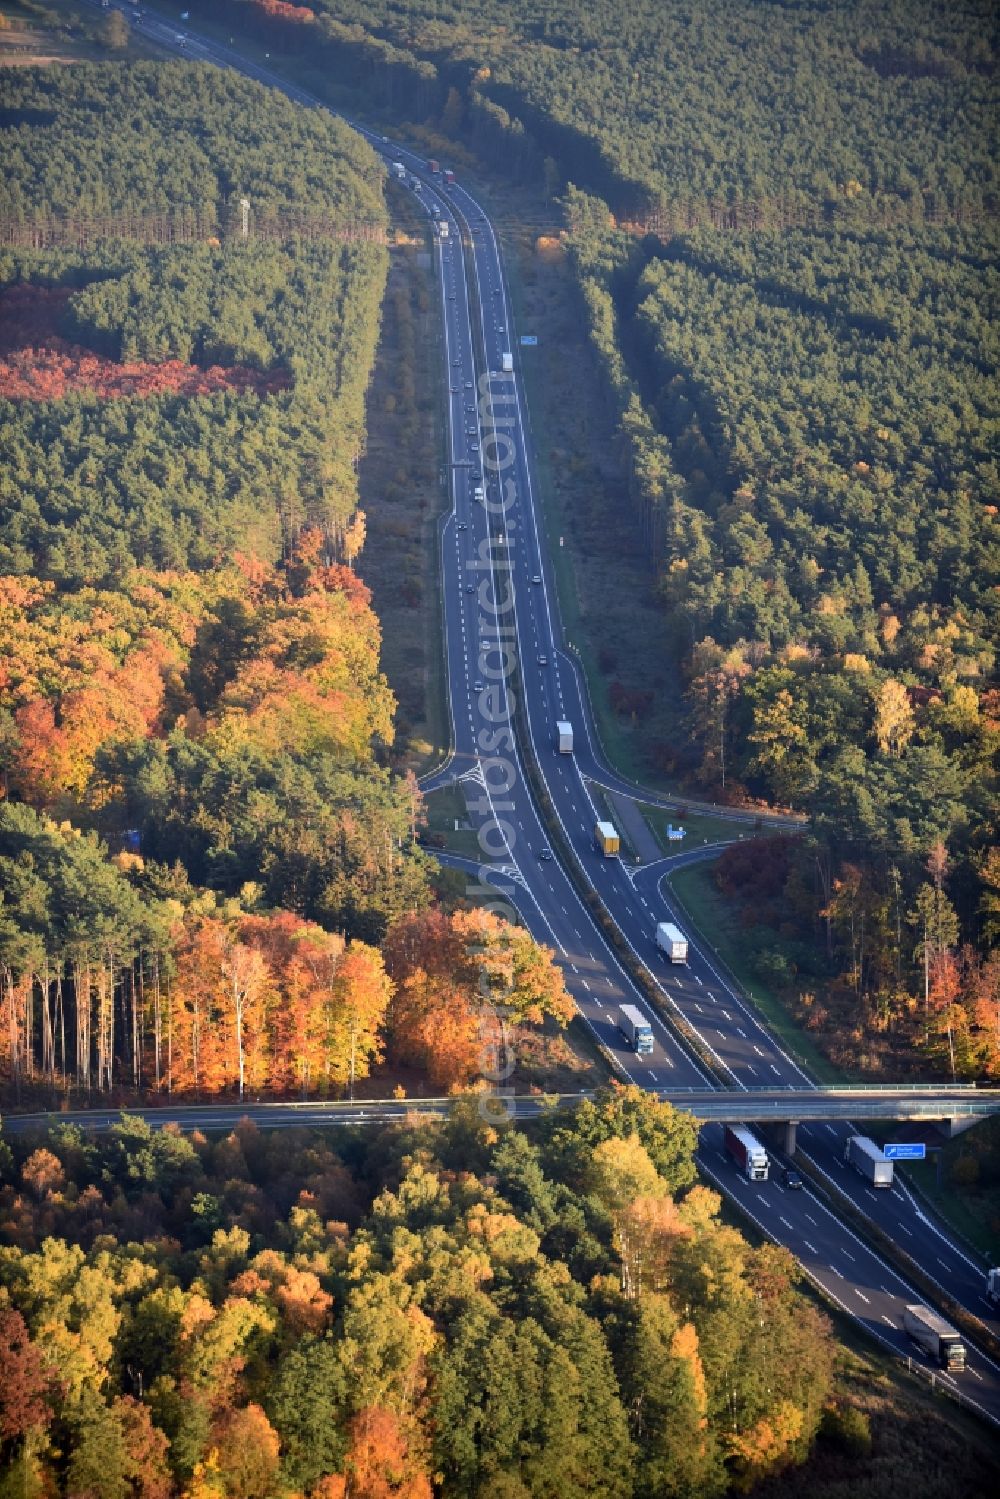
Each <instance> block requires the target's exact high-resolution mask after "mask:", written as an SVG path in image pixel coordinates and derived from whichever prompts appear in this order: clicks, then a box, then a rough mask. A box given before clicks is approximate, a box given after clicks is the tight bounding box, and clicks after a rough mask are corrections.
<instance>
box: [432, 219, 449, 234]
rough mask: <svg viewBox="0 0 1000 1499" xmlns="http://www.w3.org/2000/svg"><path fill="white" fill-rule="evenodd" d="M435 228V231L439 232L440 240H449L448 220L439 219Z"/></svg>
mask: <svg viewBox="0 0 1000 1499" xmlns="http://www.w3.org/2000/svg"><path fill="white" fill-rule="evenodd" d="M434 227H435V229H436V230H437V232H438V239H447V238H448V220H447V219H438V221H437V223H436V224H435V225H434Z"/></svg>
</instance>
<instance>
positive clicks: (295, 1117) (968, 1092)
mask: <svg viewBox="0 0 1000 1499" xmlns="http://www.w3.org/2000/svg"><path fill="white" fill-rule="evenodd" d="M653 1091H655V1094H656V1097H658V1098H660V1099H662V1101H663V1102H664V1103H669V1104H672V1105H673V1107H674V1108H675V1109H683V1110H684V1111H685V1112H686V1113H688V1114H693V1115H694V1116H695V1118H696V1119H699V1120H701V1121H702V1122H703V1123H706V1124H708V1123H719V1124H776V1125H783V1126H784V1127H785V1130H786V1148H787V1149H788V1151H789V1153H791V1152H792V1151H793V1150H794V1148H795V1133H794V1131H795V1126H796V1125H797V1124H801V1123H803V1122H812V1121H817V1122H833V1121H835V1120H838V1119H839V1120H848V1119H850V1120H862V1119H864V1120H873V1119H881V1120H886V1121H892V1122H898V1123H902V1122H904V1121H906V1122H913V1121H918V1122H919V1121H925V1122H928V1123H932V1122H933V1123H938V1124H941V1123H944V1124H946V1125H947V1126H948V1130H949V1132H953V1133H955V1132H957V1131H958V1130H960V1129H963V1128H968V1126H969V1125H971V1124H975V1123H976V1122H977V1121H978V1120H980V1119H985V1118H987V1117H988V1116H989V1115H990V1114H996V1113H1000V1088H977V1087H976V1086H975V1085H974V1084H968V1085H964V1086H963V1085H961V1084H959V1085H953V1086H950V1087H942V1086H940V1085H938V1084H936V1083H925V1084H917V1085H914V1086H910V1087H891V1086H889V1087H883V1086H874V1087H872V1086H869V1087H844V1088H749V1089H746V1090H745V1091H744V1090H739V1091H737V1090H735V1089H728V1090H722V1089H717V1088H660V1089H656V1090H653ZM487 1097H490V1098H491V1103H492V1105H495V1112H496V1115H497V1118H498V1119H499V1118H500V1117H502V1116H504V1115H506V1116H509V1117H511V1118H517V1119H527V1118H531V1117H532V1116H535V1115H539V1114H544V1113H546V1112H548V1111H549V1110H550V1109H558V1108H570V1107H572V1106H573V1105H574V1104H577V1103H579V1102H580V1100H581V1099H582V1098H592V1097H593V1094H592V1093H586V1092H581V1093H562V1094H548V1095H539V1094H517V1095H510V1094H506V1093H501V1094H500V1095H499V1096H498V1095H487ZM453 1102H454V1099H453V1098H407V1099H396V1098H383V1099H371V1098H369V1099H364V1100H362V1099H357V1100H354V1101H350V1100H347V1099H343V1100H339V1101H335V1100H322V1099H315V1100H310V1101H309V1102H308V1103H260V1102H259V1101H258V1100H251V1099H249V1098H247V1099H245V1100H244V1101H243V1102H242V1103H238V1102H233V1101H230V1102H226V1103H214V1104H211V1103H184V1102H179V1101H178V1102H175V1101H173V1100H161V1101H160V1103H159V1104H158V1105H157V1106H155V1107H152V1108H131V1109H124V1110H123V1109H108V1108H102V1107H101V1106H100V1105H98V1106H97V1107H95V1108H93V1109H75V1110H72V1111H67V1112H57V1113H45V1114H5V1115H4V1116H3V1121H2V1128H3V1132H4V1133H5V1134H7V1135H14V1134H26V1133H29V1132H31V1131H35V1130H44V1129H48V1128H51V1127H52V1126H53V1125H55V1124H75V1125H77V1126H79V1127H80V1128H82V1129H87V1130H97V1131H101V1130H107V1129H110V1128H111V1127H112V1126H113V1125H115V1124H118V1123H119V1122H120V1121H121V1119H122V1116H123V1114H126V1115H129V1116H132V1117H135V1116H139V1117H140V1118H143V1119H145V1120H146V1121H147V1122H148V1123H149V1124H151V1125H154V1126H157V1125H158V1126H162V1125H164V1124H178V1125H180V1126H181V1127H182V1128H185V1129H202V1130H224V1129H225V1130H228V1129H232V1128H233V1127H234V1126H235V1125H236V1124H238V1123H239V1122H240V1120H241V1119H251V1120H253V1122H254V1123H255V1124H257V1125H258V1126H259V1127H260V1128H261V1129H290V1128H295V1127H296V1126H297V1125H300V1126H307V1127H309V1126H324V1125H326V1126H329V1125H334V1124H354V1125H358V1124H362V1125H378V1124H385V1123H387V1122H389V1121H390V1120H392V1119H397V1120H399V1119H404V1118H405V1117H406V1116H407V1115H408V1114H423V1115H427V1116H430V1117H431V1118H434V1117H438V1118H440V1117H442V1116H443V1115H444V1114H445V1113H446V1112H447V1110H448V1107H449V1105H450V1104H452V1103H453ZM490 1106H491V1105H490V1104H488V1105H487V1107H488V1108H489V1107H490ZM789 1142H790V1143H789Z"/></svg>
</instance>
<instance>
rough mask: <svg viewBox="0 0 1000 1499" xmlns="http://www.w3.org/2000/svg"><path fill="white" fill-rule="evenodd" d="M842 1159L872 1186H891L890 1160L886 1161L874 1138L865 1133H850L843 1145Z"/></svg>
mask: <svg viewBox="0 0 1000 1499" xmlns="http://www.w3.org/2000/svg"><path fill="white" fill-rule="evenodd" d="M844 1160H845V1161H846V1162H847V1164H848V1166H853V1167H854V1169H855V1171H860V1172H861V1175H862V1176H864V1177H866V1178H867V1179H868V1181H870V1182H871V1184H872V1186H873V1187H891V1186H892V1162H891V1161H887V1160H886V1158H885V1156H884V1155H883V1154H882V1152H881V1150H879V1148H878V1146H877V1145H876V1144H875V1141H874V1140H869V1138H868V1136H867V1135H851V1137H850V1139H849V1140H848V1142H847V1144H846V1146H845V1147H844Z"/></svg>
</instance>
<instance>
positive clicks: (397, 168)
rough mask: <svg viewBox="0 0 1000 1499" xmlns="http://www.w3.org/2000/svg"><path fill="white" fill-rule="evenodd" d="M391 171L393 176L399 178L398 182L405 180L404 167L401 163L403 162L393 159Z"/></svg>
mask: <svg viewBox="0 0 1000 1499" xmlns="http://www.w3.org/2000/svg"><path fill="white" fill-rule="evenodd" d="M391 171H392V175H393V176H394V177H398V178H399V180H400V182H403V181H405V179H406V168H405V167H404V165H403V163H402V162H401V161H394V162H393V164H392V168H391Z"/></svg>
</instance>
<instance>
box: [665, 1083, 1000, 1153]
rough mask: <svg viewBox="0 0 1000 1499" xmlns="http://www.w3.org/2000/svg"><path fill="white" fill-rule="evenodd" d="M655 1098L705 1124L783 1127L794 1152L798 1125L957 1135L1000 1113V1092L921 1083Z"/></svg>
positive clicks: (671, 1093)
mask: <svg viewBox="0 0 1000 1499" xmlns="http://www.w3.org/2000/svg"><path fill="white" fill-rule="evenodd" d="M657 1096H658V1097H659V1098H661V1099H662V1100H663V1101H664V1102H665V1103H670V1104H672V1105H673V1106H674V1108H676V1109H685V1110H686V1111H687V1112H688V1113H691V1114H694V1115H695V1116H696V1117H697V1118H698V1119H701V1120H703V1121H704V1122H705V1123H709V1122H718V1123H721V1124H736V1123H739V1124H783V1125H784V1126H785V1131H786V1133H785V1149H786V1150H787V1151H788V1153H789V1154H790V1155H791V1154H792V1153H793V1152H794V1150H795V1127H796V1125H797V1124H802V1123H805V1122H809V1123H811V1122H813V1121H816V1122H823V1123H832V1122H833V1121H835V1120H838V1119H840V1120H847V1119H849V1120H855V1119H865V1120H879V1119H881V1120H887V1121H892V1122H893V1123H903V1122H907V1123H913V1122H914V1121H916V1122H921V1123H934V1124H938V1125H941V1124H943V1125H945V1126H946V1129H945V1132H946V1133H947V1134H958V1133H959V1132H960V1131H961V1130H963V1129H968V1128H969V1127H970V1126H971V1125H973V1124H975V1123H977V1122H978V1121H979V1120H980V1119H986V1118H988V1116H989V1115H990V1114H997V1113H1000V1088H979V1087H977V1086H976V1085H975V1083H957V1084H955V1083H953V1084H951V1085H949V1086H942V1085H941V1084H938V1083H917V1084H911V1085H910V1086H909V1087H896V1086H894V1085H892V1084H888V1085H883V1084H875V1085H867V1086H849V1087H840V1088H748V1089H746V1090H745V1091H741V1092H739V1093H737V1092H733V1091H726V1092H720V1091H719V1090H717V1089H710V1088H699V1089H695V1088H677V1089H671V1088H664V1089H661V1090H659V1092H658V1094H657Z"/></svg>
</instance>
